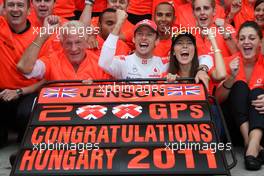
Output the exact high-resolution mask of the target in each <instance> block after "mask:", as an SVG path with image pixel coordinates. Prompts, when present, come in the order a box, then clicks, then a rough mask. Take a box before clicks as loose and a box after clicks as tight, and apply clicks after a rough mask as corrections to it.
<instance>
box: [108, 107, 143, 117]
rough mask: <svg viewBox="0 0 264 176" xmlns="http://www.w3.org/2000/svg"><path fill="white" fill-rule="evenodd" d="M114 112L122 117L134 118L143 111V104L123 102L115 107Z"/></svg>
mask: <svg viewBox="0 0 264 176" xmlns="http://www.w3.org/2000/svg"><path fill="white" fill-rule="evenodd" d="M112 113H113V114H114V115H115V116H116V117H118V118H120V119H129V118H132V119H133V118H135V117H137V116H139V115H140V114H141V113H142V106H139V105H135V104H123V105H119V106H116V107H113V110H112Z"/></svg>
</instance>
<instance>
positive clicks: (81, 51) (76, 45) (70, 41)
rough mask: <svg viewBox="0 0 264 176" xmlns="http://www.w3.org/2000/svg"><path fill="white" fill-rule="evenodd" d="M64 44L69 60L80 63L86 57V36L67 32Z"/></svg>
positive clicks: (63, 40)
mask: <svg viewBox="0 0 264 176" xmlns="http://www.w3.org/2000/svg"><path fill="white" fill-rule="evenodd" d="M62 46H63V49H64V53H65V54H66V56H67V58H68V59H69V61H70V62H71V63H72V64H73V65H74V64H77V65H79V64H80V63H81V62H82V60H83V59H84V57H85V50H86V41H85V37H83V36H80V35H78V34H67V35H64V36H63V39H62Z"/></svg>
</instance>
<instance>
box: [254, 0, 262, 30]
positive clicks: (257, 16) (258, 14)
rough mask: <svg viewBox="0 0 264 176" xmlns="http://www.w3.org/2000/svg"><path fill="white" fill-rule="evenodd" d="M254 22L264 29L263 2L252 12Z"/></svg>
mask: <svg viewBox="0 0 264 176" xmlns="http://www.w3.org/2000/svg"><path fill="white" fill-rule="evenodd" d="M254 15H255V21H256V23H258V25H259V26H260V27H262V28H264V2H263V3H260V4H259V5H258V6H257V7H256V8H255V10H254Z"/></svg>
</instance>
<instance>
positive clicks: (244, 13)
mask: <svg viewBox="0 0 264 176" xmlns="http://www.w3.org/2000/svg"><path fill="white" fill-rule="evenodd" d="M248 20H250V21H254V20H255V17H254V6H253V5H251V4H250V3H249V2H248V0H242V7H241V10H240V11H239V12H238V13H237V14H236V15H235V16H234V24H235V28H236V30H237V31H238V29H239V27H240V26H241V24H243V23H244V22H245V21H248Z"/></svg>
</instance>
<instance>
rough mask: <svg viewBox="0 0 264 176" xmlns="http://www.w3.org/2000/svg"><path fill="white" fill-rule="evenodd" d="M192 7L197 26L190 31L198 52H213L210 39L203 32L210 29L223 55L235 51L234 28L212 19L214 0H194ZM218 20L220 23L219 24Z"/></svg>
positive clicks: (225, 55)
mask: <svg viewBox="0 0 264 176" xmlns="http://www.w3.org/2000/svg"><path fill="white" fill-rule="evenodd" d="M192 7H193V13H194V16H195V18H196V22H197V26H198V27H196V28H194V29H192V30H191V32H192V33H193V34H194V35H195V38H196V42H197V43H199V45H198V46H197V47H198V54H199V55H201V54H211V55H212V53H213V51H212V46H211V43H210V41H208V40H207V38H206V37H204V34H203V33H205V34H207V33H208V30H212V31H213V32H214V33H215V36H216V41H217V45H218V47H219V49H220V50H221V51H222V55H223V56H224V57H227V56H230V55H231V54H232V53H235V52H237V48H236V41H235V40H234V37H235V30H234V29H233V27H232V26H231V25H228V24H226V23H224V20H221V19H218V20H214V15H215V1H214V0H213V1H212V0H199V1H198V0H194V1H193V4H192ZM219 21H221V22H222V23H221V24H220V23H219Z"/></svg>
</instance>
